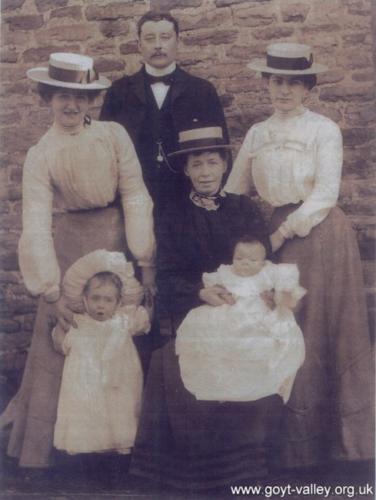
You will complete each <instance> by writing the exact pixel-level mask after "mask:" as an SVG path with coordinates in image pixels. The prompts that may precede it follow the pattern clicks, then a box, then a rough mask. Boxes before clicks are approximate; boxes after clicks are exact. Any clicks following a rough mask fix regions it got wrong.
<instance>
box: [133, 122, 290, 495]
mask: <svg viewBox="0 0 376 500" xmlns="http://www.w3.org/2000/svg"><path fill="white" fill-rule="evenodd" d="M179 142H180V150H179V151H178V152H176V153H175V154H174V157H176V158H181V159H182V161H181V165H180V167H181V169H182V175H183V173H184V175H186V176H187V179H188V181H189V182H190V191H187V195H186V197H184V198H182V199H181V200H179V202H177V203H175V204H172V205H171V206H170V207H169V208H167V209H166V212H165V213H164V216H163V217H162V221H161V224H160V227H159V230H158V232H157V285H158V300H157V308H158V315H159V320H160V326H161V330H162V333H166V332H167V333H168V334H170V335H171V338H170V339H169V341H168V342H167V343H166V344H165V346H164V347H163V348H161V349H159V350H157V351H155V352H154V354H153V358H152V361H151V365H150V369H149V375H148V378H147V382H146V389H145V397H144V405H143V409H142V411H141V418H140V424H139V432H138V436H137V437H136V443H135V448H134V454H133V458H132V462H131V469H130V472H131V473H133V474H135V475H139V476H143V477H146V478H150V479H153V480H157V481H161V482H163V483H165V484H169V485H172V486H175V487H178V488H183V489H189V488H191V489H192V490H205V489H209V488H216V487H222V486H224V485H227V484H231V483H232V484H236V482H237V481H240V480H242V479H244V480H246V479H249V478H252V477H259V476H263V475H265V474H266V472H267V463H266V459H267V446H268V441H269V437H270V436H271V429H272V428H274V426H275V420H276V419H277V418H278V414H279V408H280V407H281V406H282V399H281V398H280V396H278V395H275V394H274V395H272V396H268V397H265V398H262V399H259V400H258V401H251V402H249V401H247V402H222V403H221V402H219V401H198V400H197V399H196V398H195V397H194V396H193V395H192V394H191V393H190V392H189V391H188V390H187V389H186V388H185V387H184V384H183V382H182V378H181V375H180V371H179V363H178V358H177V356H176V353H175V338H174V337H175V332H176V330H177V328H178V327H179V324H180V323H181V321H182V319H183V318H184V317H185V316H186V314H187V313H188V311H190V310H191V309H192V308H194V307H197V306H199V305H201V304H203V303H208V304H210V305H213V306H216V305H218V306H219V305H223V304H225V303H231V304H232V303H234V300H233V298H232V296H231V294H229V292H227V290H226V289H225V288H224V287H223V286H220V285H213V286H209V287H206V288H205V287H204V285H203V282H202V275H203V273H204V272H214V271H215V270H216V269H217V268H218V267H219V265H221V264H230V263H231V260H232V253H233V246H234V243H235V242H236V241H237V240H238V239H239V238H240V237H241V236H243V235H244V234H250V235H254V236H255V237H256V238H261V239H262V240H263V241H266V244H267V245H268V237H267V229H266V226H265V223H264V221H263V219H262V217H261V215H260V212H259V210H258V209H257V207H256V206H255V205H254V204H253V203H252V202H251V201H250V200H249V199H248V198H247V197H246V196H239V195H234V194H228V193H226V192H224V191H223V190H222V180H223V176H224V174H225V172H226V167H227V165H226V152H227V151H226V150H227V149H228V145H226V144H225V143H224V140H223V136H222V129H221V128H220V127H206V128H200V129H195V130H187V131H184V132H181V133H180V140H179Z"/></svg>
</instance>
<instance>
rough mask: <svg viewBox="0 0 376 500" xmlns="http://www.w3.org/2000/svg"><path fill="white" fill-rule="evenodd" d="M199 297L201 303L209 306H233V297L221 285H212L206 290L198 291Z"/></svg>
mask: <svg viewBox="0 0 376 500" xmlns="http://www.w3.org/2000/svg"><path fill="white" fill-rule="evenodd" d="M198 295H199V297H200V299H201V300H202V301H204V302H206V303H207V304H209V305H211V306H222V305H223V304H229V305H233V304H235V300H234V297H233V296H232V295H231V293H230V292H229V291H228V290H226V288H225V287H223V286H221V285H214V286H210V287H207V288H202V289H201V290H200V291H199V294H198Z"/></svg>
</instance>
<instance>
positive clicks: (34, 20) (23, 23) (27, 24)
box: [4, 15, 43, 31]
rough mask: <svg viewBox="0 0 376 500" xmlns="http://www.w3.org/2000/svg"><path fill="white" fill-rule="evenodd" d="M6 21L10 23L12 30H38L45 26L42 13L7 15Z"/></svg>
mask: <svg viewBox="0 0 376 500" xmlns="http://www.w3.org/2000/svg"><path fill="white" fill-rule="evenodd" d="M4 21H5V22H6V23H8V24H9V28H10V29H11V30H12V31H15V30H36V29H38V28H40V27H41V26H43V16H41V15H26V16H15V17H7V18H6V19H4Z"/></svg>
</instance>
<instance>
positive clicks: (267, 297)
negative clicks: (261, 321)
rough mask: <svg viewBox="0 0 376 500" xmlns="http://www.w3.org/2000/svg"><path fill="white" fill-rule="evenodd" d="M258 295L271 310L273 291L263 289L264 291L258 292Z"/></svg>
mask: <svg viewBox="0 0 376 500" xmlns="http://www.w3.org/2000/svg"><path fill="white" fill-rule="evenodd" d="M260 297H261V298H262V300H263V301H264V302H265V305H266V306H267V307H268V308H269V309H271V310H273V309H274V308H275V304H276V303H275V300H274V292H273V291H272V290H265V292H261V293H260Z"/></svg>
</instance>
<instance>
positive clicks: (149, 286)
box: [141, 267, 157, 297]
mask: <svg viewBox="0 0 376 500" xmlns="http://www.w3.org/2000/svg"><path fill="white" fill-rule="evenodd" d="M155 274H156V270H155V267H141V281H142V286H143V287H144V290H145V295H146V294H147V292H149V294H151V296H152V297H154V296H155V295H156V293H157V287H156V284H155Z"/></svg>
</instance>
